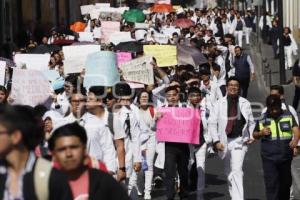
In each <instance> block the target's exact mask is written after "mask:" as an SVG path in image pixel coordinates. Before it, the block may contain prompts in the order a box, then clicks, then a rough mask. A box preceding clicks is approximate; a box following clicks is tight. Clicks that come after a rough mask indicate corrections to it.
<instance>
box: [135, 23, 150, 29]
mask: <svg viewBox="0 0 300 200" xmlns="http://www.w3.org/2000/svg"><path fill="white" fill-rule="evenodd" d="M149 27H150V25H149V24H146V23H134V28H135V29H146V30H148V28H149Z"/></svg>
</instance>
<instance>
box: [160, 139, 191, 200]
mask: <svg viewBox="0 0 300 200" xmlns="http://www.w3.org/2000/svg"><path fill="white" fill-rule="evenodd" d="M188 163H189V147H188V145H187V144H179V143H167V142H166V146H165V174H166V177H165V185H166V195H167V198H168V199H174V197H175V194H176V191H175V178H176V175H177V173H176V172H177V171H178V175H179V179H180V192H179V196H180V198H181V199H184V198H187V194H188Z"/></svg>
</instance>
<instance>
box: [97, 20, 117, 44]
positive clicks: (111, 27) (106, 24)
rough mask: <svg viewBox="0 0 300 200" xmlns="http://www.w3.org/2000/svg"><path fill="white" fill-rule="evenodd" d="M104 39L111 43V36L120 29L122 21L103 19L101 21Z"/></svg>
mask: <svg viewBox="0 0 300 200" xmlns="http://www.w3.org/2000/svg"><path fill="white" fill-rule="evenodd" d="M101 31H102V34H101V35H102V39H103V42H104V43H109V36H110V35H111V34H112V33H114V32H119V31H120V22H113V21H102V22H101Z"/></svg>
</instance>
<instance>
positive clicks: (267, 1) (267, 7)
mask: <svg viewBox="0 0 300 200" xmlns="http://www.w3.org/2000/svg"><path fill="white" fill-rule="evenodd" d="M266 11H267V12H269V0H266Z"/></svg>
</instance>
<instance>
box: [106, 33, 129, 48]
mask: <svg viewBox="0 0 300 200" xmlns="http://www.w3.org/2000/svg"><path fill="white" fill-rule="evenodd" d="M129 41H134V40H133V39H132V38H131V33H130V32H120V31H119V32H113V33H112V34H110V35H109V42H111V43H113V44H114V45H118V44H119V43H121V42H129Z"/></svg>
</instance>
